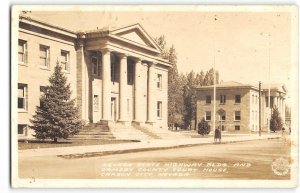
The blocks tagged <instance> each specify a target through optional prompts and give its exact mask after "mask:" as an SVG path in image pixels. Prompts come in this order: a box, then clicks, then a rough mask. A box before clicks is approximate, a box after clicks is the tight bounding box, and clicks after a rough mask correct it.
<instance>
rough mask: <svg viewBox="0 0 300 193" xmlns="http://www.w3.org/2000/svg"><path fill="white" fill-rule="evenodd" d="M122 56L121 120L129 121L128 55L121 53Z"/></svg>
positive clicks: (120, 85) (120, 86)
mask: <svg viewBox="0 0 300 193" xmlns="http://www.w3.org/2000/svg"><path fill="white" fill-rule="evenodd" d="M119 57H120V84H119V103H120V117H119V121H120V122H126V121H128V116H127V115H128V112H127V55H125V54H119Z"/></svg>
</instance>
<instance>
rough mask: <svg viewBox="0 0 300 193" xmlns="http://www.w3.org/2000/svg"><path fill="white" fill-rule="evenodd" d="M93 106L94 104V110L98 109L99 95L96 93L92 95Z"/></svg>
mask: <svg viewBox="0 0 300 193" xmlns="http://www.w3.org/2000/svg"><path fill="white" fill-rule="evenodd" d="M93 106H94V111H98V110H99V97H98V95H94V99H93Z"/></svg>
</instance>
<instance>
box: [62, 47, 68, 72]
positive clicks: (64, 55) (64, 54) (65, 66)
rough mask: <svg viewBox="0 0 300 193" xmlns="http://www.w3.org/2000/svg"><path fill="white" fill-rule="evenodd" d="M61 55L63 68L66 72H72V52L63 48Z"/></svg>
mask: <svg viewBox="0 0 300 193" xmlns="http://www.w3.org/2000/svg"><path fill="white" fill-rule="evenodd" d="M60 57H61V58H60V64H61V66H62V68H63V70H64V71H66V72H70V62H69V60H70V52H68V51H64V50H61V52H60Z"/></svg>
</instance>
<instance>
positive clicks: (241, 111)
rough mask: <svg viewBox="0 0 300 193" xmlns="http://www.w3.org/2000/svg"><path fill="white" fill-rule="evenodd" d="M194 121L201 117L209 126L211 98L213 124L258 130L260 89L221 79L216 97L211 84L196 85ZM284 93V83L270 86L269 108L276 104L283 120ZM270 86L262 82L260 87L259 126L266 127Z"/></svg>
mask: <svg viewBox="0 0 300 193" xmlns="http://www.w3.org/2000/svg"><path fill="white" fill-rule="evenodd" d="M196 93H197V94H196V95H197V96H196V97H197V122H199V121H201V119H202V118H204V119H205V120H206V121H208V122H209V124H210V125H211V126H212V121H213V109H214V101H215V103H216V104H215V105H216V119H215V124H216V126H218V127H221V128H222V130H223V131H232V132H241V133H249V132H251V131H258V130H259V89H258V87H255V86H252V85H250V84H241V83H238V82H234V81H229V82H222V83H220V84H218V85H216V100H214V98H213V97H214V86H213V85H211V86H202V87H198V88H196ZM285 95H286V89H285V87H284V86H283V85H271V86H270V106H271V110H272V109H273V108H274V107H277V108H278V110H279V113H280V115H281V117H282V120H285V107H284V106H285V101H284V99H285ZM268 99H269V85H262V90H261V121H262V122H261V127H262V130H263V131H267V130H268V128H269V127H268V123H269V120H270V115H271V114H270V108H269V106H268V105H269V103H268Z"/></svg>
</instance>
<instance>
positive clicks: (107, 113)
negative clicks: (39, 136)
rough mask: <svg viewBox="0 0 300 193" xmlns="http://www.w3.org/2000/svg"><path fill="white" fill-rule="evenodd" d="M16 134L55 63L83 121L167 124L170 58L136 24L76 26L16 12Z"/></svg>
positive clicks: (25, 132)
mask: <svg viewBox="0 0 300 193" xmlns="http://www.w3.org/2000/svg"><path fill="white" fill-rule="evenodd" d="M18 33H19V37H18V65H17V67H18V134H19V135H25V136H28V135H30V133H31V131H30V130H29V129H28V125H29V124H30V121H29V120H30V118H32V115H33V114H34V113H35V110H36V106H38V105H39V98H40V95H41V91H42V90H43V87H44V86H46V85H47V84H48V78H49V77H50V75H51V74H52V73H53V70H54V66H55V65H56V64H57V63H59V64H60V65H62V67H63V72H64V74H65V75H66V76H67V78H68V82H69V83H70V85H71V90H72V98H75V99H76V104H77V106H78V107H79V109H80V117H81V119H82V120H85V121H87V122H91V123H96V122H100V121H102V122H107V123H108V124H109V123H114V122H118V123H122V124H125V125H126V124H128V125H130V124H132V123H136V124H148V125H149V126H152V127H156V128H161V129H167V128H168V127H167V115H168V113H167V104H168V101H167V98H168V96H167V90H168V84H167V83H168V82H167V81H168V69H169V68H170V67H171V65H170V63H169V62H168V61H166V60H163V59H162V58H160V57H159V55H160V52H161V49H160V48H159V46H158V45H157V44H156V43H155V41H154V40H153V39H152V38H151V37H150V36H149V34H148V33H147V32H146V31H145V30H144V28H143V27H142V26H141V25H140V24H133V25H130V26H125V27H120V28H111V27H106V28H102V29H97V30H92V31H81V32H74V31H71V30H68V29H65V28H61V27H58V26H55V25H52V24H49V23H46V22H43V21H39V20H37V19H34V18H30V17H28V16H26V15H20V17H19V30H18Z"/></svg>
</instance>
